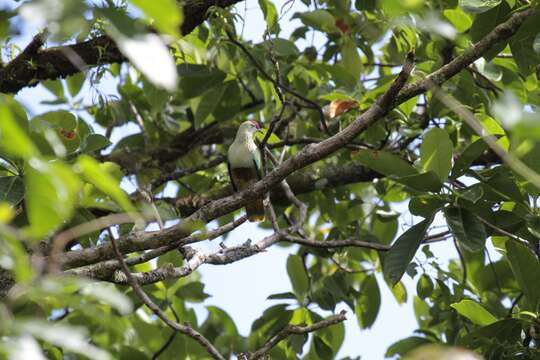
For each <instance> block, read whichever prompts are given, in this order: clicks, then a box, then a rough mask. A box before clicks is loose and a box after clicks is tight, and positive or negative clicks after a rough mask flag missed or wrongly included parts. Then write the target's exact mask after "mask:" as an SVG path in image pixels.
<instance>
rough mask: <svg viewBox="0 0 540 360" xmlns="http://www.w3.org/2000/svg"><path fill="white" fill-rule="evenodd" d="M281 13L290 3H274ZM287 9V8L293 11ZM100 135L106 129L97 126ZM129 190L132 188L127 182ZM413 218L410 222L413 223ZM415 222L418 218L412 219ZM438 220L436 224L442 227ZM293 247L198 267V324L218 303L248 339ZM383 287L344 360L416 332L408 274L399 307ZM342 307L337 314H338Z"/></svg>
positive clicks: (35, 94)
mask: <svg viewBox="0 0 540 360" xmlns="http://www.w3.org/2000/svg"><path fill="white" fill-rule="evenodd" d="M8 3H9V4H10V5H12V6H13V5H16V3H15V2H14V1H9V2H8ZM274 3H275V4H276V7H277V9H278V11H279V10H280V9H281V7H282V6H283V4H284V3H288V4H290V3H289V2H287V1H283V0H281V1H274ZM288 6H289V5H287V6H286V7H285V9H289V7H288ZM236 9H237V12H238V13H239V14H240V15H241V16H242V17H243V18H244V19H245V21H246V22H245V25H244V31H243V34H244V37H245V38H247V39H249V40H253V41H254V42H260V41H262V34H263V32H264V26H265V23H264V20H263V18H262V15H261V12H260V9H259V7H258V2H257V1H256V0H248V1H245V2H244V3H240V4H239V5H237V6H236ZM304 9H305V7H304V5H303V4H302V3H301V1H294V2H292V8H290V9H289V10H288V11H287V13H286V14H285V15H284V17H283V19H282V21H281V26H282V29H283V33H282V36H283V37H287V35H288V34H289V33H290V32H291V31H292V30H293V29H294V27H295V26H294V25H295V24H297V23H296V21H297V20H294V21H292V22H291V21H289V20H288V19H289V18H290V17H291V16H292V14H294V12H295V11H303V10H304ZM23 30H24V33H23V34H22V36H20V37H18V38H17V39H16V42H17V43H18V44H19V46H21V47H24V46H25V44H26V43H27V42H28V41H29V39H30V38H31V36H33V35H34V31H33V30H32V29H29V28H28V27H25V28H24V29H23ZM321 40H322V39H321V38H318V37H315V38H314V41H315V43H316V44H317V43H321V44H322V42H321ZM115 86H116V85H115V83H114V81H112V80H111V79H106V80H104V81H103V82H102V83H101V84H100V85H99V89H100V91H101V92H103V93H105V94H114V93H116V90H115ZM84 92H86V93H87V95H86V96H85V102H90V101H91V100H92V93H91V91H90V88H89V86H88V84H86V85H85V88H84V90H83V93H84ZM50 98H51V96H50V94H49V93H48V92H47V90H46V89H44V88H43V87H42V86H37V87H35V88H27V89H24V90H22V91H21V92H20V93H19V94H18V95H17V99H18V100H19V101H21V102H22V103H23V104H25V105H26V106H27V107H28V108H29V109H30V110H31V111H32V113H33V114H37V113H41V112H44V111H50V110H53V107H51V106H44V105H42V104H40V102H41V101H42V100H47V99H50ZM96 129H97V131H98V132H102V130H100V129H98V128H96ZM135 129H136V128H135V127H124V128H121V129H120V130H116V131H115V132H114V139H119V138H121V137H123V136H126V135H127V134H128V133H130V132H132V131H134V130H135ZM126 187H129V184H126ZM405 209H406V204H400V206H398V210H402V211H403V210H405ZM410 220H411V219H408V221H407V223H408V225H410ZM413 220H414V219H413ZM440 224H441V221H440V219H439V221H437V222H436V223H435V225H440ZM265 235H267V232H265V231H262V230H260V229H258V228H257V227H256V226H255V225H253V224H244V225H242V226H241V227H240V228H238V229H236V230H235V231H233V232H232V233H231V235H230V236H229V237H228V238H227V240H226V244H227V245H232V244H236V243H243V242H245V241H246V240H247V238H248V237H249V238H251V239H253V240H254V241H256V240H258V239H260V238H262V237H264V236H265ZM220 241H221V239H216V240H214V241H213V242H212V243H201V244H196V245H195V246H194V247H195V248H198V249H202V250H204V251H212V250H215V249H218V247H219V242H220ZM295 249H296V248H295V247H292V248H291V247H289V248H283V247H280V246H273V247H271V248H270V249H268V251H266V252H264V253H261V254H258V255H256V256H253V257H250V258H248V259H245V260H242V261H239V262H237V263H234V264H231V265H227V266H203V267H202V268H201V269H200V273H201V275H202V281H203V282H204V283H205V284H206V288H205V291H206V292H207V293H209V294H211V295H212V297H211V298H209V299H207V300H206V301H205V303H204V304H203V305H196V306H194V307H195V309H196V311H197V313H198V314H199V320H200V321H201V322H202V320H204V317H205V316H206V312H205V310H204V305H216V306H219V307H221V308H223V309H224V310H225V311H227V312H228V313H229V314H230V315H231V316H232V318H233V319H234V320H235V322H236V323H237V326H238V327H239V330H240V332H241V334H243V335H248V334H249V332H250V327H251V323H252V322H253V321H254V320H255V319H256V318H258V317H259V316H260V315H261V314H262V312H263V311H264V309H266V308H267V307H269V306H271V305H274V304H275V303H276V301H275V300H274V301H271V300H266V298H267V297H268V295H270V294H274V293H279V292H285V291H290V290H291V285H290V282H289V279H288V276H287V273H286V266H285V262H286V259H287V255H288V254H289V253H290V252H293V251H295ZM432 250H433V252H434V253H435V254H436V255H439V256H440V257H441V262H443V263H444V262H446V261H447V260H448V259H449V258H453V257H455V250H454V248H453V246H451V245H450V242H448V243H446V244H444V243H443V244H437V245H434V246H432ZM378 280H379V284H380V287H381V295H382V307H381V311H380V313H379V317H378V318H377V320H376V322H375V324H374V325H373V327H372V328H371V329H369V330H360V329H359V328H358V326H357V322H356V317H355V314H354V313H353V312H352V311H351V310H350V309H346V310H347V317H348V320H347V321H346V330H347V331H346V338H345V343H344V345H343V348H342V350H341V351H340V354H339V355H340V357H342V356H347V355H348V356H352V357H354V356H358V355H361V356H362V359H369V360H371V359H383V357H384V352H385V351H386V349H387V347H388V346H389V345H390V344H392V343H393V342H394V341H397V340H399V339H402V338H404V337H407V336H410V335H411V334H412V332H413V331H414V329H416V321H415V318H414V314H413V310H412V294H414V293H415V282H413V281H412V280H411V279H410V278H408V276H405V279H404V282H405V284H406V287H407V290H408V293H409V297H408V301H407V303H406V304H404V305H398V304H397V302H396V300H395V299H394V297H393V295H392V294H391V293H390V291H389V289H388V288H387V286H386V285H385V283H384V281H382V279H381V277H380V276H378ZM340 309H341V308H339V309H338V310H340Z"/></svg>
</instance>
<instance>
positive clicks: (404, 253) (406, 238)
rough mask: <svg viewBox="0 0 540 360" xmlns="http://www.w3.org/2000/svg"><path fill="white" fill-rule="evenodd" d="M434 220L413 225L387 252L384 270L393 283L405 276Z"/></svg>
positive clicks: (426, 220) (430, 219) (429, 219)
mask: <svg viewBox="0 0 540 360" xmlns="http://www.w3.org/2000/svg"><path fill="white" fill-rule="evenodd" d="M432 220H433V219H432V218H428V219H425V220H423V221H421V222H419V223H418V224H416V225H413V226H411V227H410V228H409V229H408V230H407V231H406V232H404V233H403V234H402V235H401V236H400V237H399V238H398V239H397V240H396V242H395V243H394V244H393V245H392V248H391V249H390V250H389V251H388V252H387V253H386V254H385V256H384V266H383V270H384V273H385V275H386V277H387V278H388V279H389V280H390V282H391V283H392V285H395V284H396V283H397V282H398V281H399V280H400V279H401V277H402V276H403V273H404V272H405V270H406V269H407V266H408V265H409V263H410V262H411V260H412V259H413V257H414V254H415V253H416V250H418V247H419V246H420V243H421V242H422V240H423V239H424V236H425V234H426V231H427V229H428V227H429V225H430V224H431V221H432Z"/></svg>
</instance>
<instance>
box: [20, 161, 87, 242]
mask: <svg viewBox="0 0 540 360" xmlns="http://www.w3.org/2000/svg"><path fill="white" fill-rule="evenodd" d="M25 182H26V191H27V193H26V197H25V201H26V208H27V209H28V211H27V214H28V220H29V222H30V229H29V234H30V236H33V237H35V238H40V237H42V236H45V235H47V234H49V233H50V232H51V231H53V230H55V229H57V228H58V227H60V226H61V225H62V224H63V223H64V221H66V220H68V219H69V218H70V217H71V215H73V211H74V210H75V205H76V202H77V198H78V196H77V195H78V192H79V190H80V189H81V188H82V183H81V181H80V179H79V178H78V177H77V176H76V175H75V174H74V173H73V171H72V170H71V169H70V168H69V167H67V166H66V165H65V164H64V163H61V162H59V161H57V162H51V163H48V162H45V161H42V160H37V159H34V160H32V161H31V162H29V163H27V164H26V167H25Z"/></svg>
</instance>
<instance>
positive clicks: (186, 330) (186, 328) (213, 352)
mask: <svg viewBox="0 0 540 360" xmlns="http://www.w3.org/2000/svg"><path fill="white" fill-rule="evenodd" d="M111 245H112V248H113V250H114V253H115V254H116V258H117V259H118V261H119V262H120V267H121V268H122V271H123V272H124V275H125V276H126V278H127V281H128V283H129V285H130V286H131V288H132V289H133V291H134V292H135V294H136V295H137V297H138V298H139V299H140V300H141V301H142V302H143V303H144V304H145V305H146V306H147V307H148V308H149V309H150V310H152V312H153V313H154V314H155V315H156V316H157V317H159V318H160V319H161V320H163V322H164V323H165V324H167V325H168V326H169V327H170V328H171V329H173V330H176V331H178V332H181V333H182V334H184V335H187V336H189V337H191V338H192V339H193V340H195V341H196V342H198V343H199V344H200V345H201V346H202V347H203V348H205V349H206V351H207V352H208V353H209V354H210V356H212V358H214V359H216V360H225V358H224V357H223V355H221V354H220V353H219V351H218V350H217V349H216V348H215V347H214V345H212V343H210V341H208V339H206V338H205V337H204V336H203V335H202V334H201V333H199V332H198V331H197V330H195V329H193V328H192V327H191V326H190V325H189V324H187V323H184V324H179V323H178V322H176V321H174V320H172V319H170V318H169V317H168V316H167V315H166V314H165V312H164V311H163V310H161V308H160V307H159V306H157V305H156V303H154V302H153V301H152V299H150V297H149V296H148V295H147V294H146V293H145V292H144V290H143V289H142V288H141V286H140V285H139V283H138V282H137V279H136V278H135V277H134V276H133V275H132V274H131V271H130V270H129V268H128V266H127V264H126V262H125V261H124V257H123V255H122V253H121V252H120V250H118V247H117V246H116V240H115V239H114V236H112V234H111Z"/></svg>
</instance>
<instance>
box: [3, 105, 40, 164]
mask: <svg viewBox="0 0 540 360" xmlns="http://www.w3.org/2000/svg"><path fill="white" fill-rule="evenodd" d="M0 119H2V121H0V147H1V148H2V149H3V150H4V151H6V152H7V153H8V154H11V155H13V156H17V157H20V158H22V159H25V160H30V159H31V158H33V157H35V156H38V155H39V151H38V149H37V148H36V146H35V145H34V144H33V143H32V141H31V140H30V138H29V137H28V136H27V135H26V134H25V132H24V131H23V130H22V129H21V128H20V127H19V125H18V124H17V122H16V121H15V119H14V118H13V116H12V115H11V111H9V108H8V107H7V106H5V105H1V106H0Z"/></svg>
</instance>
